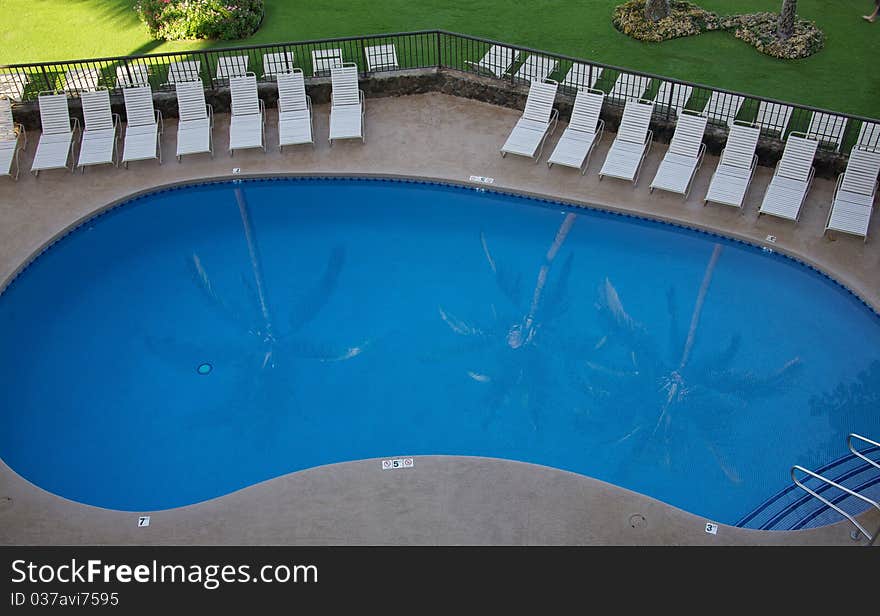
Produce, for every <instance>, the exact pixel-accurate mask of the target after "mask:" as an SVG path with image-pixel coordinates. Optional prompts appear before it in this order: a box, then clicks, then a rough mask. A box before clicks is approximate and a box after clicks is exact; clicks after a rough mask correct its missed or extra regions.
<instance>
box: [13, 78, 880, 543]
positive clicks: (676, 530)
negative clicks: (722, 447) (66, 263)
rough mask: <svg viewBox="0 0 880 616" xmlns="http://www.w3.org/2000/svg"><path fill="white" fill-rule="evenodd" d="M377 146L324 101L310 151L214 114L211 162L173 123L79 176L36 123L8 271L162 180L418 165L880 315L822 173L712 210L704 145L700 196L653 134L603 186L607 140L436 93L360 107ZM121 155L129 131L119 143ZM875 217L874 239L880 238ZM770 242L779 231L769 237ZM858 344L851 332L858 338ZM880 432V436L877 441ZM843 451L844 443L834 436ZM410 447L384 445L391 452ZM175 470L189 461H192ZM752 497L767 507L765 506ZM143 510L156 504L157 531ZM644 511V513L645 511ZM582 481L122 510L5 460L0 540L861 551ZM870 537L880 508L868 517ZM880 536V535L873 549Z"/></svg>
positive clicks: (437, 460) (512, 466)
mask: <svg viewBox="0 0 880 616" xmlns="http://www.w3.org/2000/svg"><path fill="white" fill-rule="evenodd" d="M366 110H367V112H366V124H367V141H366V143H365V144H362V143H361V142H360V141H339V142H336V143H334V145H333V146H332V148H331V147H330V146H329V145H328V142H327V135H328V123H329V119H328V112H329V110H328V107H327V106H326V105H316V106H315V108H314V116H315V132H316V145H315V147H314V148H312V147H311V146H295V147H287V148H285V151H284V152H279V151H278V146H277V134H278V133H277V116H276V112H275V109H268V110H267V137H268V145H269V151H268V152H267V153H263V152H262V151H261V150H246V151H244V150H243V151H237V152H236V153H235V156H234V157H230V156H229V153H228V151H227V143H228V141H227V137H228V118H227V117H226V116H222V115H218V116H216V118H215V127H214V147H215V154H214V157H213V159H212V158H210V157H209V156H208V155H207V154H205V155H193V156H188V157H185V158H184V160H183V162H182V163H181V164H178V163H177V162H176V159H175V156H174V152H175V148H176V141H175V135H176V123H175V121H174V120H173V119H168V120H166V122H165V133H164V135H163V139H162V151H163V161H164V162H163V164H162V165H161V166H160V165H158V163H157V162H156V161H141V162H135V163H132V164H131V165H130V168H129V169H124V168H121V167H120V168H119V169H115V168H113V167H110V166H103V167H94V168H89V169H87V170H86V172H85V174H80V173H79V172H77V173H76V174H75V175H74V174H71V173H69V172H66V171H64V170H54V171H43V172H41V173H40V175H39V177H37V178H35V177H34V176H33V175H32V174H30V173H28V172H27V170H28V169H29V168H30V164H31V160H32V157H33V154H34V150H35V147H36V142H37V137H38V134H33V133H32V134H30V135H29V143H28V148H27V151H26V152H24V153H23V156H22V159H21V163H22V174H21V177H20V178H19V181H18V182H12V181H11V180H10V179H8V178H0V221H2V225H0V281H6V280H8V279H9V277H10V276H12V275H14V273H15V272H16V271H17V270H18V269H19V268H20V267H21V266H22V264H23V263H25V262H27V261H28V260H29V259H30V258H31V257H32V256H33V255H34V254H35V253H37V252H38V251H39V250H40V249H41V248H42V247H43V246H45V245H46V244H48V243H50V242H51V241H52V240H53V238H55V237H57V236H58V234H60V233H62V232H63V231H64V230H65V229H67V228H69V227H70V226H71V225H73V224H75V223H76V222H77V221H79V220H82V219H83V218H86V217H88V216H90V215H92V214H93V213H95V212H96V211H99V210H101V209H102V208H105V207H107V206H108V204H112V203H114V202H116V201H118V200H121V199H124V198H125V197H126V196H128V195H131V194H133V193H137V192H140V191H145V190H148V189H150V188H153V187H155V186H160V185H167V184H173V183H177V182H188V181H194V180H200V179H204V178H225V177H231V173H232V169H233V167H238V168H240V169H241V173H242V174H243V175H279V174H339V175H350V174H363V175H386V176H412V177H423V178H431V179H437V180H442V181H450V182H456V183H464V184H471V185H475V184H472V183H470V182H469V180H468V178H469V177H470V176H471V175H478V176H486V177H491V178H494V180H495V182H494V184H493V185H492V187H493V188H496V189H500V190H510V191H515V192H520V193H527V194H535V195H544V196H549V197H552V198H557V199H560V200H564V201H569V202H573V203H581V204H594V205H597V206H599V207H601V208H603V209H608V210H615V211H623V212H631V213H635V214H639V215H643V216H647V217H652V218H658V219H664V220H669V221H673V222H676V223H679V224H683V225H687V226H691V227H695V228H701V229H707V230H714V231H718V232H720V233H723V234H725V235H728V236H732V237H736V238H739V239H744V240H747V241H751V242H753V243H755V244H759V245H763V246H768V247H771V248H772V249H773V250H776V251H779V252H785V253H788V254H791V255H793V256H796V257H797V258H799V259H801V260H803V261H805V262H807V263H810V264H812V265H813V266H815V267H817V268H818V269H820V270H822V271H825V272H827V273H829V274H831V275H833V276H834V277H835V278H836V279H837V280H838V281H839V282H841V283H842V284H844V285H845V286H847V287H848V288H850V289H851V290H852V291H854V292H855V293H857V294H858V295H859V296H861V297H862V298H863V299H864V300H865V301H867V302H868V303H869V304H871V305H872V306H873V307H874V308H875V310H876V309H880V284H878V283H877V281H878V280H880V243H878V242H877V241H876V239H873V240H869V241H868V242H867V243H865V242H863V241H862V239H861V238H857V237H853V236H847V235H842V234H830V233H829V234H828V235H827V236H823V234H822V231H823V229H824V225H825V220H826V218H827V215H828V209H829V206H830V203H831V198H832V194H833V192H834V186H835V184H834V181H831V180H825V179H819V178H817V179H816V180H815V181H814V183H813V186H812V188H811V190H810V193H809V194H808V196H807V200H806V203H805V205H804V207H803V210H802V216H801V219H800V221H799V222H797V223H794V222H790V221H785V220H782V219H778V218H773V217H770V216H762V217H761V218H760V219H759V218H758V217H757V210H758V207H759V205H760V200H761V197H762V196H763V194H764V190H765V188H766V186H767V184H768V183H769V180H770V177H771V175H772V169H770V168H767V167H760V166H759V167H758V169H757V171H756V175H755V179H754V181H753V183H752V186H751V188H750V190H749V192H748V194H747V196H746V201H745V207H744V208H743V211H742V212H740V211H739V210H738V209H736V208H732V207H726V206H722V205H717V204H710V205H708V206H705V207H704V206H703V204H702V197H703V195H705V193H706V189H707V186H708V184H709V179H710V178H711V175H712V171H713V170H714V168H715V166H716V163H717V158H715V157H712V156H709V155H707V156H706V159H705V160H704V162H703V165H702V168H701V169H700V170H699V171H698V172H697V176H696V178H695V180H694V186H693V188H692V190H691V193H690V196H689V197H688V198H687V199H686V200H685V199H684V198H683V197H682V196H681V195H677V194H671V193H665V192H662V191H654V192H653V193H651V192H650V191H649V188H648V187H649V185H650V183H651V179H652V178H653V176H654V173H655V171H656V170H657V167H658V165H659V163H660V160H661V158H662V155H663V153H664V152H665V149H666V145H665V144H659V143H656V144H654V146H653V147H652V149H651V152H650V153H649V155H648V157H647V159H646V161H645V163H644V166H643V169H642V172H641V176H640V179H639V182H638V184H637V186H636V187H633V186H632V184H630V183H628V182H623V181H620V180H617V179H614V178H606V179H604V180H602V181H600V180H599V179H598V176H597V173H598V170H599V169H600V168H601V165H602V161H604V159H605V154H606V153H607V151H608V148H609V146H610V144H611V142H612V140H613V137H614V135H613V133H612V134H607V133H606V135H605V138H604V139H603V141H602V143H600V144H599V145H598V146H597V148H596V150H595V151H594V153H593V156H592V158H591V161H590V165H589V167H588V171H587V175H586V176H581V174H580V173H579V172H578V171H577V170H574V169H568V168H563V167H558V166H554V167H553V168H552V169H548V167H547V165H546V164H545V163H544V161H545V160H546V158H547V156H549V153H550V152H551V151H552V149H553V146H554V145H555V143H556V141H557V140H558V138H559V136H560V135H561V134H562V130H563V129H564V124H562V125H561V126H559V127H558V128H557V129H556V131H555V133H554V134H553V135H552V136H551V137H550V138H549V139H548V143H547V144H546V146H545V148H544V154H543V156H542V157H541V162H540V163H539V164H535V163H534V161H532V160H529V159H525V158H522V157H517V156H513V155H508V156H507V157H506V158H502V157H501V156H500V154H499V148H500V146H501V144H502V143H503V142H504V140H505V138H506V137H507V135H508V133H509V131H510V129H511V128H512V126H513V125H514V123H515V122H516V120H517V118H518V117H519V112H518V111H515V110H511V109H505V108H501V107H496V106H493V105H490V104H487V103H481V102H476V101H472V100H467V99H459V98H456V97H450V96H446V95H443V94H437V93H433V94H423V95H413V96H407V97H400V98H378V99H367V101H366ZM120 148H121V142H120ZM878 218H880V217H876V216H875V217H874V219H873V220H872V222H871V229H870V234H869V237H871V236H876V235H878V234H880V220H878ZM768 235H772V236H775V237H776V241H775V242H773V243H768V242H767V240H766V238H767V236H768ZM854 342H856V341H854ZM868 436H873V437H876V436H877V435H868ZM844 445H845V444H844V443H841V447H843V446H844ZM396 453H400V454H405V453H406V452H389V454H396ZM181 472H186V470H185V469H182V470H181ZM756 504H757V503H756ZM139 514H151V516H152V520H151V525H150V526H149V527H148V528H138V527H137V517H138V515H139ZM634 516H635V517H634ZM707 521H710V520H706V519H705V518H701V517H698V516H694V515H691V514H689V513H686V512H683V511H681V510H679V509H676V508H674V507H669V506H667V505H664V504H663V503H660V502H658V501H656V500H654V499H651V498H647V497H644V496H641V495H638V494H635V493H633V492H630V491H628V490H624V489H620V488H617V487H614V486H611V485H609V484H606V483H603V482H601V481H597V480H594V479H591V478H588V477H583V476H580V475H576V474H572V473H568V472H564V471H559V470H555V469H550V468H546V467H542V466H536V465H530V464H524V463H519V462H512V461H506V460H496V459H489V458H478V457H450V456H426V457H418V458H416V460H415V465H414V468H412V469H401V470H394V471H382V470H380V464H379V461H378V460H364V461H357V462H346V463H341V464H334V465H330V466H324V467H318V468H314V469H309V470H306V471H302V472H298V473H293V474H290V475H286V476H283V477H279V478H276V479H272V480H269V481H266V482H263V483H260V484H257V485H255V486H251V487H249V488H245V489H243V490H240V491H238V492H234V493H232V494H229V495H226V496H222V497H220V498H217V499H213V500H210V501H206V502H203V503H199V504H195V505H191V506H187V507H181V508H178V509H172V510H167V511H161V512H155V513H152V512H120V511H113V510H107V509H99V508H95V507H89V506H85V505H80V504H78V503H74V502H71V501H68V500H66V499H63V498H60V497H57V496H54V495H52V494H49V493H47V492H45V491H43V490H42V489H40V488H38V487H36V486H34V485H32V484H30V483H29V482H27V481H25V480H24V479H23V478H21V477H20V476H18V475H17V474H16V473H15V472H14V471H12V470H11V469H10V468H9V467H8V466H6V465H5V464H3V463H2V462H0V544H2V545H15V544H26V545H77V544H90V545H108V544H109V545H118V544H144V545H149V544H166V545H167V544H181V545H183V544H199V545H214V544H217V545H219V544H225V545H235V544H238V545H248V544H267V545H275V544H297V545H319V544H357V545H365V544H366V545H388V544H394V545H399V544H419V545H462V544H466V545H486V544H492V545H550V544H553V545H559V544H566V545H852V546H857V545H864V544H865V540H864V538H862V539H861V541H854V540H852V539H851V538H850V530H851V529H852V526H851V525H849V524H848V523H840V524H836V525H833V526H829V527H825V528H819V529H812V530H803V531H793V532H762V531H751V530H746V529H739V528H734V527H730V526H726V525H721V526H720V528H719V530H718V533H717V534H716V535H710V534H708V533H706V531H705V524H706V522H707ZM863 523H864V524H865V526H866V527H867V528H868V529H869V530H873V529H876V528H877V527H878V525H880V515H876V514H875V512H869V513H867V514H865V516H864V517H863ZM878 543H880V542H878Z"/></svg>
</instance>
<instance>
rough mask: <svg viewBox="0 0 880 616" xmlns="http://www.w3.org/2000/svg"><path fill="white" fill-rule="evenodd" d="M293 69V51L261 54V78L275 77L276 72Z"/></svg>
mask: <svg viewBox="0 0 880 616" xmlns="http://www.w3.org/2000/svg"><path fill="white" fill-rule="evenodd" d="M291 70H293V52H292V51H279V52H274V53H264V54H263V79H275V77H276V76H277V75H278V73H286V72H288V71H291Z"/></svg>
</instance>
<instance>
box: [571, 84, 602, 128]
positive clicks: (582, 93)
mask: <svg viewBox="0 0 880 616" xmlns="http://www.w3.org/2000/svg"><path fill="white" fill-rule="evenodd" d="M604 102H605V93H604V92H602V91H601V90H578V93H577V96H576V97H575V99H574V108H573V109H572V110H571V121H570V122H569V123H568V126H569V127H570V128H574V129H576V130H580V131H584V132H587V133H595V132H596V126H597V124H598V123H599V114H600V113H601V112H602V103H604Z"/></svg>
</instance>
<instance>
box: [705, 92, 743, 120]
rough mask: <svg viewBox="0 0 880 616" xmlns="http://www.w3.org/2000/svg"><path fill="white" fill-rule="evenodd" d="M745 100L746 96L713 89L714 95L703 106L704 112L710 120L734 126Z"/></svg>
mask: <svg viewBox="0 0 880 616" xmlns="http://www.w3.org/2000/svg"><path fill="white" fill-rule="evenodd" d="M744 100H745V98H744V97H742V96H739V95H737V94H728V93H727V92H718V91H717V90H713V91H712V96H710V97H709V100H708V101H706V105H705V107H703V113H705V114H706V116H707V117H708V118H709V121H710V122H717V123H719V124H725V125H727V126H732V125H733V122H734V120H736V114H738V113H739V108H740V107H742V104H743V101H744Z"/></svg>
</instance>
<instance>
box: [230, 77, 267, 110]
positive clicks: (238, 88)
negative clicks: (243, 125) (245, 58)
mask: <svg viewBox="0 0 880 616" xmlns="http://www.w3.org/2000/svg"><path fill="white" fill-rule="evenodd" d="M229 92H230V96H231V97H232V105H231V111H232V115H235V116H239V115H253V114H258V113H260V97H259V95H258V94H257V76H256V75H255V74H254V73H246V74H245V75H242V76H240V77H230V78H229Z"/></svg>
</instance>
